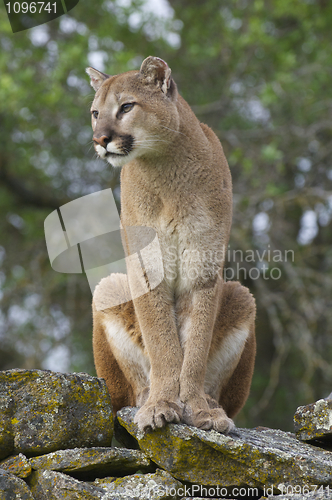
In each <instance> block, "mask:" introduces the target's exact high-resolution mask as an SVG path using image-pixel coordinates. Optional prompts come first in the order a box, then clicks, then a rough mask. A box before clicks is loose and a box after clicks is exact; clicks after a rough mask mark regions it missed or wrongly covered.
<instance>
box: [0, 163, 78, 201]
mask: <svg viewBox="0 0 332 500" xmlns="http://www.w3.org/2000/svg"><path fill="white" fill-rule="evenodd" d="M0 182H1V183H2V184H4V185H5V186H6V187H7V188H8V189H9V190H10V191H11V192H12V193H13V194H14V195H15V196H17V197H18V198H19V199H20V201H22V202H23V203H25V204H27V205H32V206H34V207H38V208H53V209H57V208H59V207H60V206H61V205H64V204H65V203H68V202H69V201H71V200H70V198H54V197H53V196H50V195H49V194H48V193H46V192H45V190H41V191H38V192H36V191H32V190H31V189H28V188H27V187H26V186H25V185H24V181H22V180H20V179H18V178H17V177H15V176H13V175H11V174H9V173H8V172H7V170H6V168H5V167H4V165H3V164H2V163H0Z"/></svg>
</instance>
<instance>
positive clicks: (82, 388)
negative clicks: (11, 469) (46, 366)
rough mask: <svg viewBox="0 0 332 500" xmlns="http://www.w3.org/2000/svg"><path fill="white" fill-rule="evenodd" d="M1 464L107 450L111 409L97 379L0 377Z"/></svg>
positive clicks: (22, 373) (31, 373)
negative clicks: (19, 456) (20, 457)
mask: <svg viewBox="0 0 332 500" xmlns="http://www.w3.org/2000/svg"><path fill="white" fill-rule="evenodd" d="M0 422H1V424H0V459H1V458H5V457H6V456H8V455H9V454H12V453H24V454H26V455H28V456H33V455H38V454H43V453H49V452H52V451H55V450H59V449H62V448H75V447H85V446H87V447H89V446H110V445H111V441H112V436H113V415H112V405H111V400H110V396H109V393H108V391H107V388H106V384H105V382H104V381H103V380H102V379H98V378H96V377H91V376H90V375H87V374H83V373H80V374H62V373H54V372H50V371H42V370H8V371H4V372H0Z"/></svg>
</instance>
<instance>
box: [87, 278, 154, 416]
mask: <svg viewBox="0 0 332 500" xmlns="http://www.w3.org/2000/svg"><path fill="white" fill-rule="evenodd" d="M128 299H129V300H128ZM121 300H123V302H122V303H120V304H119V301H121ZM126 300H128V301H126ZM116 303H117V304H118V305H115V306H113V307H107V306H110V305H112V304H116ZM93 353H94V361H95V367H96V371H97V375H98V377H102V378H104V379H105V380H106V385H107V388H108V391H109V393H110V395H111V400H112V404H113V411H114V413H116V412H117V411H118V410H119V409H120V408H122V407H123V406H128V405H129V406H141V405H142V404H143V403H144V401H145V399H146V398H147V395H148V387H149V371H150V363H149V359H148V356H147V354H146V351H145V348H144V345H143V342H142V336H141V332H140V329H139V325H138V322H137V319H136V315H135V310H134V306H133V303H132V301H131V300H130V295H129V290H128V287H127V277H126V275H124V274H111V275H110V276H109V277H107V278H104V279H103V280H102V281H101V282H100V284H99V285H98V286H97V287H96V290H95V293H94V296H93Z"/></svg>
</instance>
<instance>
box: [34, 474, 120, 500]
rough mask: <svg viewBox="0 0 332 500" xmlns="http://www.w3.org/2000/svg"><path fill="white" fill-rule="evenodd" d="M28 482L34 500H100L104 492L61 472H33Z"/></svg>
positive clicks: (97, 487)
mask: <svg viewBox="0 0 332 500" xmlns="http://www.w3.org/2000/svg"><path fill="white" fill-rule="evenodd" d="M30 477H31V479H30V481H29V484H30V488H31V492H32V495H33V498H34V500H63V499H64V498H65V499H66V500H79V499H82V500H83V499H84V500H101V499H104V496H103V495H104V493H105V490H103V489H102V488H100V487H99V486H96V485H92V484H88V483H84V482H82V481H78V480H77V479H74V478H72V477H70V476H67V475H66V474H62V473H61V472H54V471H52V470H40V471H34V472H33V473H32V475H31V476H30ZM115 500H116V499H115Z"/></svg>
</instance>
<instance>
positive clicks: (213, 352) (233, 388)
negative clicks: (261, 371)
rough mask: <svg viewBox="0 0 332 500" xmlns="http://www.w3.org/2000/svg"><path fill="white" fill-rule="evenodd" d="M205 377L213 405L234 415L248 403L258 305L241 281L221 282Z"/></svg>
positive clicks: (254, 350) (254, 351)
mask: <svg viewBox="0 0 332 500" xmlns="http://www.w3.org/2000/svg"><path fill="white" fill-rule="evenodd" d="M221 293H222V297H221V301H220V306H219V312H218V315H217V319H216V323H215V327H214V332H213V338H212V343H211V348H210V354H209V359H208V364H207V371H206V377H205V392H206V394H207V401H208V404H209V406H210V408H215V407H216V405H217V404H218V403H219V405H220V406H222V408H223V409H224V411H225V412H226V414H227V416H228V417H230V418H233V417H234V416H235V415H236V414H237V413H238V412H239V411H240V409H241V408H242V407H243V405H244V404H245V402H246V400H247V398H248V395H249V390H250V385H251V379H252V375H253V370H254V362H255V354H256V343H255V324H254V322H255V314H256V306H255V300H254V298H253V296H252V295H251V294H250V292H249V290H248V289H247V288H245V287H243V286H242V285H241V284H240V283H238V282H232V281H229V282H227V283H224V284H223V286H222V292H221Z"/></svg>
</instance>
